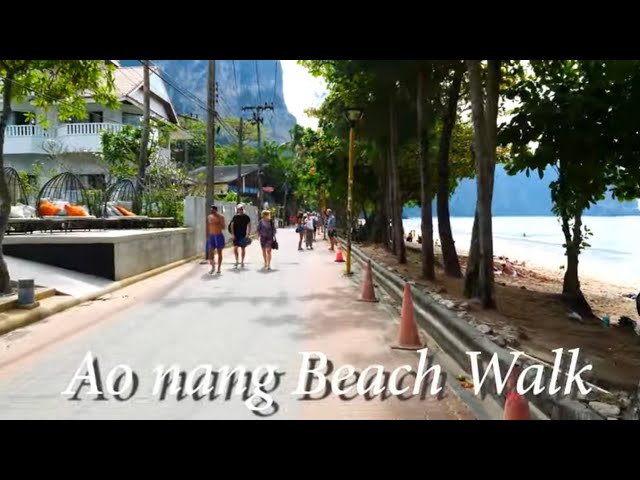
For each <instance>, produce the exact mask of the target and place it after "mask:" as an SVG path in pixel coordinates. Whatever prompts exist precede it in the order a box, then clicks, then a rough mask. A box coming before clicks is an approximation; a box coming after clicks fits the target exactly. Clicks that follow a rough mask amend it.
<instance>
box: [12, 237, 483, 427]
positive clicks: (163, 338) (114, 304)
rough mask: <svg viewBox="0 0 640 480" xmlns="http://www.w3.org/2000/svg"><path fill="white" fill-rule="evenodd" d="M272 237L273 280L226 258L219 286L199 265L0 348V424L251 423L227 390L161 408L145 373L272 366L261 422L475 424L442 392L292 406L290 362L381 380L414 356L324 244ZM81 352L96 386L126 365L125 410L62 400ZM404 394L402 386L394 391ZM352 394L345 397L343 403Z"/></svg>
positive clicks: (52, 321)
mask: <svg viewBox="0 0 640 480" xmlns="http://www.w3.org/2000/svg"><path fill="white" fill-rule="evenodd" d="M278 237H279V238H278V239H279V241H280V245H281V247H280V250H279V251H276V252H274V255H273V262H272V267H273V270H272V271H269V272H265V271H262V270H261V267H262V259H261V254H260V250H259V246H258V243H257V242H254V243H253V244H252V245H251V246H250V247H249V249H248V250H247V261H248V262H247V265H246V266H245V268H244V269H235V268H234V266H233V255H232V252H231V251H230V250H229V249H227V250H225V257H224V263H223V269H222V274H221V275H209V274H208V270H209V267H208V265H200V264H198V263H197V262H194V263H191V264H187V265H184V266H181V267H179V268H176V269H174V270H171V271H169V272H167V273H165V274H162V275H158V276H156V277H153V278H151V279H149V280H146V281H144V282H140V283H138V284H135V285H132V286H130V287H127V288H125V289H123V290H120V291H118V292H115V293H114V294H112V295H110V296H108V297H107V298H105V299H104V301H97V302H91V303H89V304H86V305H83V306H78V307H76V308H73V309H70V310H68V311H66V312H62V313H60V314H58V315H55V316H53V317H50V318H49V319H47V320H45V321H44V322H41V323H39V324H36V325H32V326H30V327H27V328H26V329H22V330H19V331H15V332H12V333H10V334H8V335H5V336H4V337H0V418H20V419H22V418H26V419H29V418H45V419H49V418H65V419H66V418H76V419H83V418H105V419H120V418H127V419H133V418H141V419H153V418H157V419H256V418H260V417H258V416H257V415H256V414H255V413H253V412H251V411H250V409H249V408H248V406H247V404H246V403H245V402H244V401H243V398H241V395H239V394H233V393H232V394H231V395H230V396H229V397H228V399H226V398H225V397H224V394H225V393H227V391H228V389H226V390H224V391H222V392H220V391H219V393H221V395H220V396H217V397H216V396H215V395H213V398H212V395H206V392H204V391H202V390H200V391H199V392H198V391H197V392H195V394H193V395H190V396H187V397H186V398H182V399H178V398H176V397H175V396H171V395H168V397H167V398H165V399H164V400H160V398H159V397H160V395H159V393H158V392H156V393H154V383H155V374H154V368H155V367H157V366H158V365H165V366H169V365H172V364H176V365H177V366H179V368H180V369H182V370H184V371H186V372H190V371H192V370H193V369H194V368H196V367H197V366H198V365H209V366H211V369H212V370H214V371H216V370H218V369H220V368H221V367H223V366H225V365H226V366H229V367H230V369H233V368H236V367H239V366H242V367H245V368H246V370H247V372H253V373H254V375H253V377H252V378H253V379H257V375H255V373H259V372H257V370H256V369H257V368H258V367H259V366H261V365H265V364H270V365H274V366H277V369H278V371H279V372H284V375H282V376H281V377H280V380H281V382H280V384H279V385H277V388H276V389H275V390H274V391H273V392H272V393H270V395H272V397H273V400H274V401H275V404H277V411H276V412H275V413H274V412H273V411H272V410H268V411H267V412H266V413H273V414H272V415H270V416H268V417H267V418H271V419H334V418H335V419H472V418H474V417H473V415H472V413H471V412H470V411H469V409H468V408H467V407H466V406H465V404H464V403H463V402H461V401H460V399H459V398H458V397H457V396H456V395H455V393H454V392H453V391H451V390H449V389H448V388H447V389H446V393H445V395H444V398H442V399H441V400H438V399H437V398H436V396H435V395H430V394H427V395H426V397H425V398H424V400H421V398H420V396H415V397H413V398H411V399H409V400H405V401H403V400H401V399H400V398H398V397H397V396H391V397H389V398H387V399H386V400H382V399H381V395H378V396H376V397H375V398H373V399H370V400H368V399H367V398H366V397H365V396H362V395H356V396H355V398H353V399H351V400H345V399H341V398H339V396H338V395H336V394H330V395H328V396H326V397H325V398H324V399H321V400H308V401H301V400H300V398H301V395H294V394H293V392H295V391H296V389H297V388H298V382H299V372H300V369H301V362H302V355H301V354H300V352H312V351H320V352H323V353H324V354H325V355H326V356H327V358H328V359H329V360H331V362H332V363H333V364H334V366H335V368H338V367H340V366H342V365H346V364H351V365H352V366H353V367H354V368H355V370H357V371H362V370H363V369H364V368H366V367H368V366H371V365H375V364H378V365H382V366H383V368H384V370H386V371H391V370H393V369H394V368H397V367H400V366H403V365H410V366H411V367H412V368H413V369H414V370H415V369H416V368H417V365H418V355H417V354H416V353H414V352H405V351H398V350H392V349H391V348H390V345H391V344H392V343H393V341H394V340H395V338H396V334H397V325H396V324H395V323H394V318H393V315H392V314H391V313H390V311H389V310H388V308H387V307H385V305H383V304H368V303H362V302H357V301H356V299H357V297H358V294H359V288H360V287H359V286H358V285H356V284H355V282H354V280H353V279H349V278H347V277H345V276H343V275H342V270H343V269H344V264H343V263H336V262H334V258H335V254H334V253H332V252H329V251H328V250H327V242H325V241H322V240H321V241H319V242H318V243H317V244H316V248H315V249H314V250H312V251H297V235H296V234H295V233H294V232H293V230H281V231H280V233H279V236H278ZM356 273H357V274H359V273H360V272H359V271H357V272H356ZM88 351H91V352H92V353H93V355H94V356H96V357H97V358H98V360H99V372H100V379H101V381H102V383H103V384H104V385H106V383H107V382H108V380H107V376H108V372H109V370H110V369H111V368H113V367H115V366H116V365H118V364H127V365H129V366H131V368H132V369H133V370H134V371H135V372H136V373H137V375H138V380H139V384H138V388H137V391H136V393H135V395H134V396H133V397H132V398H131V399H129V400H127V401H118V400H117V399H115V398H114V396H113V395H110V394H109V393H106V394H105V395H106V398H107V400H104V401H95V400H94V398H95V395H93V396H92V395H90V394H89V389H88V387H87V388H84V389H83V390H82V393H81V394H80V395H79V397H80V399H81V400H80V401H70V400H69V399H68V397H66V396H64V395H61V392H63V390H65V389H66V388H67V386H68V385H69V383H70V381H71V380H72V378H73V376H74V373H75V372H76V371H77V370H78V369H79V367H80V366H81V363H82V360H83V358H84V357H85V355H86V354H87V352H88ZM85 370H86V369H82V373H85ZM204 372H205V370H200V371H198V372H196V374H195V376H193V377H189V378H187V379H186V381H187V383H189V384H191V383H192V382H191V380H192V378H195V379H197V378H198V377H199V376H200V374H202V373H204ZM449 378H451V376H449ZM353 383H354V382H348V383H346V385H343V386H345V387H348V386H349V385H352V384H353ZM412 385H413V381H412V379H411V378H409V379H408V381H406V382H405V383H404V384H403V385H402V386H408V387H412ZM121 386H122V385H121ZM76 388H77V384H76ZM105 388H106V386H105ZM219 388H220V387H219ZM252 390H253V387H251V386H250V390H249V391H252ZM128 391H129V390H127V392H128ZM192 393H193V392H192ZM199 393H201V395H199ZM353 393H354V390H353V387H352V389H351V391H350V392H348V394H347V397H346V398H352V397H354V395H353ZM272 408H273V407H272Z"/></svg>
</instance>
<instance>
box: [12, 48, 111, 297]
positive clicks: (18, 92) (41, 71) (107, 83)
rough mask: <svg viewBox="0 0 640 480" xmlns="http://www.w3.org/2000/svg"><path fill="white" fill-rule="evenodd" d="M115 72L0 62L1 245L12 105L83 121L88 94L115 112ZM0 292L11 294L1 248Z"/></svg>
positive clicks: (97, 64) (99, 64)
mask: <svg viewBox="0 0 640 480" xmlns="http://www.w3.org/2000/svg"><path fill="white" fill-rule="evenodd" d="M114 70H115V65H113V64H112V63H111V62H109V61H107V60H0V82H1V83H0V88H1V90H2V117H1V118H0V246H1V245H2V241H3V239H4V235H5V232H6V229H7V224H8V220H9V214H10V212H11V199H10V195H9V190H8V187H7V183H6V179H5V177H4V141H5V129H6V126H7V125H8V122H9V119H10V117H11V114H12V102H21V101H23V100H25V99H29V100H30V102H31V104H32V105H34V106H35V107H36V108H39V109H41V110H43V111H44V112H48V111H50V110H51V108H52V107H55V108H56V110H57V116H58V118H60V119H61V120H68V119H70V118H72V117H75V118H86V117H87V113H86V95H87V94H90V95H91V96H92V98H93V100H94V101H95V102H96V103H100V104H103V105H105V106H107V107H108V108H114V109H115V108H118V102H117V97H116V94H115V85H114V75H113V72H114ZM34 119H37V120H38V121H39V123H40V125H42V126H43V127H48V126H49V122H48V119H47V117H46V115H39V116H37V117H35V116H34ZM36 208H37V206H36ZM0 248H1V247H0ZM0 292H2V293H10V292H11V279H10V275H9V270H8V268H7V264H6V261H5V259H4V256H3V255H2V250H1V249H0Z"/></svg>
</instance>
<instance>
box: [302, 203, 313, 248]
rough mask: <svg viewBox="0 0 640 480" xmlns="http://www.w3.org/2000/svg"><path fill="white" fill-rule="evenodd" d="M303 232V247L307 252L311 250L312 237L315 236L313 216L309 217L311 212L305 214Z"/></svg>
mask: <svg viewBox="0 0 640 480" xmlns="http://www.w3.org/2000/svg"><path fill="white" fill-rule="evenodd" d="M304 230H305V232H304V233H305V245H306V247H307V250H313V236H314V234H315V228H314V221H313V215H311V212H309V213H308V214H307V218H306V221H305V224H304Z"/></svg>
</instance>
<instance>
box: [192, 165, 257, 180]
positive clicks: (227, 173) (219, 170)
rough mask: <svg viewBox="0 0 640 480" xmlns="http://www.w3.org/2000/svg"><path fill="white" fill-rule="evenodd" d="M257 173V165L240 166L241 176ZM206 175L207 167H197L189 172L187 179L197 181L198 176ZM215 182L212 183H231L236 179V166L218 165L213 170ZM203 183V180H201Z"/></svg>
mask: <svg viewBox="0 0 640 480" xmlns="http://www.w3.org/2000/svg"><path fill="white" fill-rule="evenodd" d="M257 171H258V165H251V164H249V165H242V172H241V176H242V177H246V176H247V175H250V174H252V173H256V172H257ZM206 174H207V167H198V168H196V169H195V170H192V171H191V172H189V175H188V177H189V178H190V179H191V180H199V177H200V175H206ZM214 175H215V180H214V183H231V182H233V181H234V180H237V179H238V165H220V166H217V165H216V167H215V169H214ZM200 181H204V178H202V180H200Z"/></svg>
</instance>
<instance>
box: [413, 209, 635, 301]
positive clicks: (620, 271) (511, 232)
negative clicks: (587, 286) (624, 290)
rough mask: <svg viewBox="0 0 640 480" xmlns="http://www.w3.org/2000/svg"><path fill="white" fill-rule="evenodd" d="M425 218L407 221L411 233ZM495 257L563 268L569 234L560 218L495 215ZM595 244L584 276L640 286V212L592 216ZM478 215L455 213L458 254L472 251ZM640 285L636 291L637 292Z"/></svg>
mask: <svg viewBox="0 0 640 480" xmlns="http://www.w3.org/2000/svg"><path fill="white" fill-rule="evenodd" d="M421 223H422V221H421V219H420V218H419V217H409V218H406V219H403V225H404V229H405V233H408V232H409V231H411V230H415V231H416V232H417V233H418V234H420V225H421ZM492 224H493V249H494V255H496V256H505V257H509V258H510V259H512V260H519V261H524V262H527V264H529V265H531V266H539V267H542V268H545V269H549V270H553V271H558V272H559V271H560V267H563V266H566V257H565V255H564V248H563V247H562V245H563V244H564V236H563V234H562V230H561V227H560V223H559V220H558V218H557V217H554V216H494V217H493V222H492ZM583 225H584V226H586V227H587V228H588V229H589V230H590V231H591V232H592V234H593V235H592V236H591V237H589V238H588V239H587V242H588V243H589V244H590V245H591V246H590V247H588V248H586V249H585V250H583V251H582V252H581V254H580V260H579V261H580V264H579V269H580V274H581V275H585V276H587V277H590V278H594V279H598V280H602V281H605V282H607V283H610V284H613V285H619V286H623V287H629V288H630V289H631V290H630V292H634V293H637V290H638V289H640V252H639V251H638V245H640V242H639V241H638V239H640V216H636V215H627V216H611V217H601V216H586V217H584V218H583ZM472 227H473V217H451V229H452V231H453V238H454V241H455V242H456V249H457V250H458V253H463V254H466V253H467V252H468V250H469V243H470V242H471V230H472ZM433 228H434V240H439V235H438V218H437V217H436V216H434V217H433ZM634 289H635V290H634Z"/></svg>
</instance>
